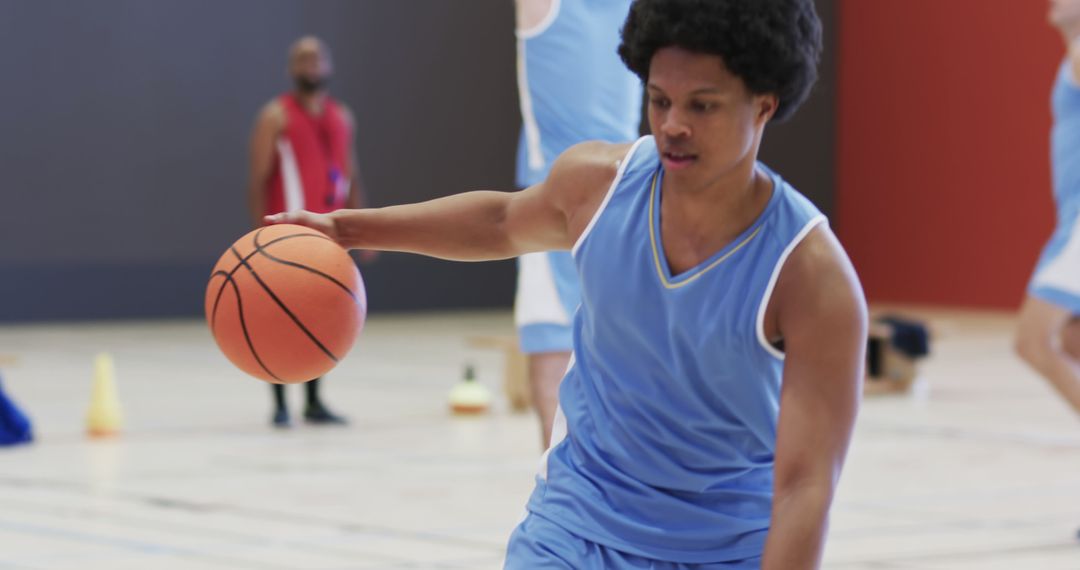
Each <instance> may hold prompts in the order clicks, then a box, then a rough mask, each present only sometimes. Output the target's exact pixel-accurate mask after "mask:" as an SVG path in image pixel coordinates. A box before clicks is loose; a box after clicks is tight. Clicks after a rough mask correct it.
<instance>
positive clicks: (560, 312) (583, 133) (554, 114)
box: [514, 0, 641, 354]
mask: <svg viewBox="0 0 1080 570" xmlns="http://www.w3.org/2000/svg"><path fill="white" fill-rule="evenodd" d="M629 10H630V0H552V3H551V10H550V12H549V14H548V15H547V17H546V18H545V19H544V21H542V22H541V23H540V24H539V25H538V26H537V27H536V28H534V29H531V30H519V31H518V33H517V35H518V46H517V49H518V92H519V96H520V99H521V118H522V130H521V137H520V141H519V144H518V158H517V184H518V186H520V187H522V188H524V187H527V186H532V185H533V184H537V183H539V182H542V181H543V180H544V179H545V178H547V175H548V172H549V171H550V170H551V164H552V163H553V162H554V161H555V159H556V158H557V157H558V156H559V155H560V154H562V153H563V152H564V151H566V149H568V148H570V147H571V146H573V145H575V144H578V143H581V142H585V141H593V140H600V141H606V142H625V141H632V140H634V139H636V138H637V136H638V125H639V123H640V121H641V81H640V80H639V79H638V78H637V76H636V75H634V74H633V73H631V72H630V71H629V70H628V69H627V68H626V66H625V65H623V63H622V60H621V59H619V55H618V53H617V48H618V45H619V30H620V29H621V28H622V25H623V22H624V21H625V20H626V15H627V13H628V12H629ZM580 301H581V294H580V291H579V289H578V284H577V271H576V269H575V268H574V260H573V258H571V257H570V254H569V253H568V252H563V251H557V252H541V253H531V254H528V255H524V256H522V257H521V258H520V260H519V263H518V290H517V298H516V300H515V302H514V309H515V310H514V313H515V322H516V323H517V326H518V336H519V338H520V342H521V350H522V351H523V352H525V353H528V354H537V353H546V352H568V351H570V349H571V346H572V344H573V334H572V330H571V322H572V319H573V315H574V311H576V310H577V307H578V304H579V303H580Z"/></svg>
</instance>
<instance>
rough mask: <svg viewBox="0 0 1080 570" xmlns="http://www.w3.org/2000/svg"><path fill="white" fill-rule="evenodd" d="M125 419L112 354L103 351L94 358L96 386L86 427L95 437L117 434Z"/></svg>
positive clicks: (93, 390) (91, 394)
mask: <svg viewBox="0 0 1080 570" xmlns="http://www.w3.org/2000/svg"><path fill="white" fill-rule="evenodd" d="M123 421H124V418H123V414H122V413H121V412H120V399H119V398H118V397H117V395H116V375H115V372H114V370H113V360H112V356H110V355H108V354H104V353H102V354H99V355H97V357H96V358H95V359H94V386H93V388H92V391H91V393H90V412H89V413H87V415H86V429H87V432H89V434H90V435H91V436H93V437H103V436H110V435H116V434H117V433H119V432H120V427H121V425H122V424H123Z"/></svg>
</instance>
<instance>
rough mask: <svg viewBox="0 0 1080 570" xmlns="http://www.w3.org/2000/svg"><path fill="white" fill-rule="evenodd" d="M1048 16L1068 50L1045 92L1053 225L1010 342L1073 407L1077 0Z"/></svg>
mask: <svg viewBox="0 0 1080 570" xmlns="http://www.w3.org/2000/svg"><path fill="white" fill-rule="evenodd" d="M1050 22H1051V23H1052V24H1053V25H1054V26H1055V27H1057V29H1058V31H1060V32H1061V36H1062V38H1063V39H1064V40H1065V46H1066V49H1067V52H1068V54H1067V55H1066V57H1065V60H1064V61H1063V62H1062V64H1061V68H1060V69H1059V71H1058V76H1057V81H1056V82H1055V83H1054V92H1053V97H1052V105H1053V111H1054V127H1053V131H1052V132H1051V136H1050V144H1051V149H1050V150H1051V159H1052V163H1053V179H1054V202H1055V204H1056V205H1057V228H1056V229H1055V230H1054V234H1053V236H1051V237H1050V241H1049V242H1048V243H1047V244H1046V247H1045V248H1044V249H1043V252H1042V256H1041V257H1040V258H1039V263H1038V266H1037V267H1036V269H1035V275H1034V276H1033V277H1032V279H1031V284H1030V285H1029V287H1028V296H1027V299H1026V300H1025V301H1024V306H1023V308H1022V309H1021V310H1020V323H1019V327H1018V329H1017V339H1016V348H1017V351H1018V352H1019V353H1020V356H1021V357H1022V358H1023V359H1024V360H1025V361H1027V362H1028V364H1030V365H1031V366H1032V367H1033V368H1035V370H1037V371H1038V372H1039V373H1040V374H1041V375H1042V376H1043V377H1045V378H1046V379H1047V380H1049V381H1050V384H1051V385H1053V387H1054V388H1055V389H1056V390H1057V391H1058V392H1059V393H1060V394H1061V395H1062V396H1063V397H1064V398H1065V400H1066V401H1067V402H1069V404H1070V405H1072V408H1073V410H1075V411H1076V412H1077V413H1080V318H1078V316H1080V226H1078V225H1080V0H1051V2H1050Z"/></svg>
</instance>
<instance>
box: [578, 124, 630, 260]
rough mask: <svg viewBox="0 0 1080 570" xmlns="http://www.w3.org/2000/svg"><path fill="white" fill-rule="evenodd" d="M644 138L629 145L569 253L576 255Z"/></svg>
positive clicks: (602, 212)
mask: <svg viewBox="0 0 1080 570" xmlns="http://www.w3.org/2000/svg"><path fill="white" fill-rule="evenodd" d="M646 138H647V137H641V138H639V139H638V140H637V141H636V142H635V143H634V145H633V146H631V147H630V150H629V151H628V152H627V153H626V156H624V157H623V159H622V162H621V163H619V169H618V170H616V171H615V179H614V180H612V181H611V186H610V187H609V188H608V191H607V194H606V195H605V196H604V200H603V201H602V202H600V207H598V208H597V209H596V213H595V214H593V217H592V219H591V220H589V225H587V226H585V230H584V231H582V232H581V235H580V236H578V238H577V241H576V242H574V247H573V249H571V250H570V253H571V254H572V255H574V256H577V252H578V250H579V249H581V244H583V243H585V238H586V237H588V235H589V232H591V231H592V229H593V226H595V225H596V220H599V219H600V216H602V215H603V214H604V209H606V208H607V205H608V202H610V201H611V196H612V195H613V194H615V189H616V188H618V187H619V183H620V182H622V177H623V174H624V173H625V172H626V169H627V167H628V166H629V165H630V161H631V160H632V159H633V158H634V153H635V152H636V151H637V148H638V147H639V146H641V143H642V141H644V140H645V139H646Z"/></svg>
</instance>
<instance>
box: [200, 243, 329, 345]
mask: <svg viewBox="0 0 1080 570" xmlns="http://www.w3.org/2000/svg"><path fill="white" fill-rule="evenodd" d="M304 236H308V237H314V238H319V239H325V240H329V239H330V238H328V237H326V236H324V235H322V234H289V235H287V236H281V237H279V238H275V239H272V240H270V242H269V243H267V244H266V245H265V246H263V247H270V245H271V244H275V243H277V242H279V241H285V240H287V239H293V238H299V237H304ZM256 253H258V251H253V252H251V253H249V254H248V255H247V256H246V257H245V258H244V260H248V259H251V258H252V257H255V254H256ZM241 265H242V264H241V263H237V264H236V266H235V267H233V268H232V269H231V270H229V271H228V272H227V273H226V272H225V271H223V270H221V271H217V272H215V273H214V274H213V275H211V276H210V279H213V278H214V276H215V275H218V274H219V273H220V274H223V275H225V276H226V277H232V276H233V274H235V273H236V272H237V270H239V269H240V266H241ZM224 290H225V282H224V281H223V282H222V283H221V288H220V289H218V292H217V298H218V299H220V298H221V292H222V291H224ZM215 316H217V301H215V302H214V312H213V313H212V315H211V318H210V321H211V322H213V320H214V317H215ZM210 330H213V325H211V329H210Z"/></svg>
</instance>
